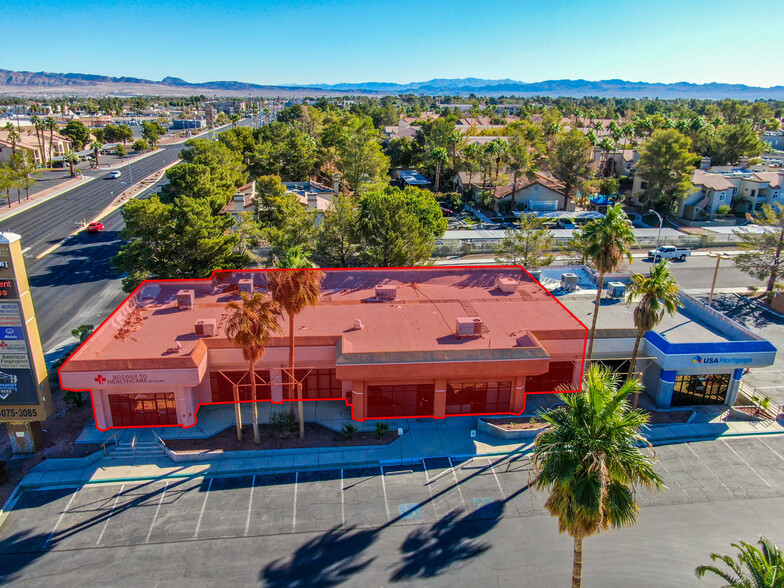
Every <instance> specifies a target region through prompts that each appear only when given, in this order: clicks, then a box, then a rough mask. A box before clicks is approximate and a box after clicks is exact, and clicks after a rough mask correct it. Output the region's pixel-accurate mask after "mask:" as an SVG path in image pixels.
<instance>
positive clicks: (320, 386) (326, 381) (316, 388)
mask: <svg viewBox="0 0 784 588" xmlns="http://www.w3.org/2000/svg"><path fill="white" fill-rule="evenodd" d="M294 373H295V376H296V378H297V380H298V381H301V382H302V397H303V398H310V399H319V398H320V399H326V398H343V386H342V385H341V383H340V380H338V379H337V378H336V377H335V370H331V369H300V370H295V371H294ZM284 380H286V381H288V377H286V378H284Z"/></svg>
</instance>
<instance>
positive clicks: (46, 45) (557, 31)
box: [0, 0, 784, 86]
mask: <svg viewBox="0 0 784 588" xmlns="http://www.w3.org/2000/svg"><path fill="white" fill-rule="evenodd" d="M2 4H3V10H2V11H1V12H2V21H3V30H4V31H5V34H6V43H3V50H2V52H1V53H0V68H4V69H12V70H27V71H51V72H80V73H95V74H102V75H113V76H120V75H127V76H135V77H143V78H148V79H155V80H159V79H161V78H163V77H165V76H176V77H181V78H183V79H185V80H187V81H190V82H205V81H212V80H239V81H244V82H254V83H261V84H285V83H317V82H322V83H336V82H365V81H389V82H414V81H423V80H428V79H431V78H437V77H438V78H459V77H482V78H494V79H495V78H512V79H516V80H522V81H526V82H536V81H541V80H546V79H562V78H573V79H577V78H583V79H589V80H598V79H610V78H620V79H624V80H631V81H646V82H678V81H688V82H695V83H705V82H713V81H716V82H728V83H744V84H748V85H758V86H772V85H784V50H782V44H781V42H780V39H778V38H777V37H776V33H775V31H776V30H778V29H777V28H776V27H777V26H778V25H776V26H772V25H774V22H776V23H780V21H781V17H782V15H783V14H784V0H773V1H767V2H764V3H763V2H759V3H754V4H753V5H748V6H747V7H746V8H742V6H743V5H742V4H738V3H737V2H730V1H727V0H711V1H707V0H688V1H686V2H684V1H682V0H677V1H674V0H656V1H653V0H626V1H625V2H617V1H609V0H584V1H572V0H539V1H536V2H534V1H530V0H497V1H495V2H491V1H488V0H485V1H467V0H450V1H445V0H427V1H413V0H387V1H381V0H372V1H367V0H366V1H355V0H321V1H315V0H282V1H277V2H268V1H266V0H257V1H255V2H251V1H244V2H243V1H232V0H209V1H206V0H188V1H185V0H181V1H172V0H158V1H155V2H153V1H150V0H133V1H132V2H122V1H110V0H101V1H96V0H80V1H78V2H67V1H64V0H58V1H53V0H4V1H3V3H2ZM752 6H753V9H752V8H751V7H752ZM770 19H773V20H772V21H771V20H770ZM12 32H14V33H13V34H12V35H11V33H12ZM9 35H11V36H10V37H9ZM17 39H19V40H22V42H21V43H17V42H16V40H17Z"/></svg>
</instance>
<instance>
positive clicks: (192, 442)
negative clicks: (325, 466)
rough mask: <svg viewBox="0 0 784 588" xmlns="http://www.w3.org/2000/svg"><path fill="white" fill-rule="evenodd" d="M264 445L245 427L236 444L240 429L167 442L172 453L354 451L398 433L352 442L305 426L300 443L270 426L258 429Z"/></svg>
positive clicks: (369, 435)
mask: <svg viewBox="0 0 784 588" xmlns="http://www.w3.org/2000/svg"><path fill="white" fill-rule="evenodd" d="M259 430H260V431H261V444H259V445H256V444H255V443H254V442H253V428H252V427H251V425H245V426H244V427H242V441H237V429H236V428H235V427H231V428H229V429H226V430H224V431H222V432H220V433H218V434H217V435H213V436H212V437H210V438H209V439H173V440H171V441H167V442H166V446H167V447H168V448H169V449H171V450H172V451H204V450H218V449H220V450H223V451H249V450H265V449H297V448H307V447H353V446H357V445H387V444H389V443H391V442H392V441H394V440H395V439H397V433H394V432H391V431H387V432H386V433H385V434H384V436H383V437H382V438H381V439H379V438H378V437H376V435H375V433H373V432H359V431H358V432H357V433H355V434H354V436H353V437H352V438H350V439H347V438H346V437H345V436H343V435H342V434H340V433H336V432H335V431H333V430H331V429H328V428H326V427H323V426H321V425H318V424H316V423H305V438H304V439H300V438H299V434H298V433H290V434H287V435H285V436H281V434H280V433H278V432H277V431H275V429H273V428H272V427H271V426H270V425H259Z"/></svg>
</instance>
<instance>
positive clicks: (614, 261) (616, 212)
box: [583, 204, 637, 360]
mask: <svg viewBox="0 0 784 588" xmlns="http://www.w3.org/2000/svg"><path fill="white" fill-rule="evenodd" d="M583 238H584V239H585V252H586V254H587V255H588V257H590V258H591V259H592V260H593V264H594V267H595V268H596V270H597V271H598V272H599V279H598V281H597V285H596V286H597V289H596V302H595V307H594V310H593V322H592V323H591V341H590V343H589V344H588V354H587V358H588V359H589V360H590V359H591V356H592V355H593V344H594V341H595V340H596V319H597V317H598V316H599V303H600V302H601V299H602V288H603V287H604V275H605V274H606V273H608V272H613V271H615V270H616V269H617V268H618V266H619V265H620V264H621V261H623V258H624V257H626V258H627V259H628V260H629V262H631V261H632V254H631V251H630V249H631V247H632V246H633V245H634V244H635V243H636V242H637V240H636V239H635V237H634V229H633V228H632V223H631V222H630V221H629V217H627V216H626V213H625V212H624V211H623V208H621V205H620V204H616V205H614V206H608V207H607V214H606V215H605V216H604V218H601V219H596V220H594V221H591V222H589V223H588V224H586V225H585V229H584V230H583Z"/></svg>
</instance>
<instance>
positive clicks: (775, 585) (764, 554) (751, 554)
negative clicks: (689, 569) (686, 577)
mask: <svg viewBox="0 0 784 588" xmlns="http://www.w3.org/2000/svg"><path fill="white" fill-rule="evenodd" d="M757 543H758V545H759V546H760V547H759V548H757V547H754V546H753V545H751V544H750V543H746V542H745V541H741V542H740V544H738V543H732V544H731V545H732V546H733V547H734V548H735V549H737V550H738V552H739V553H738V560H737V561H735V560H734V559H733V558H732V556H730V555H719V554H718V553H711V555H710V558H711V560H713V561H717V560H721V561H722V562H724V563H725V564H726V565H727V567H728V568H729V569H730V572H732V573H730V572H726V571H724V570H721V569H719V568H717V567H716V566H699V567H698V568H697V569H696V570H695V574H696V575H697V577H698V578H702V577H703V576H704V575H705V573H706V572H711V573H713V574H716V575H717V576H719V577H720V578H721V579H722V580H724V581H725V582H727V584H726V587H727V588H784V553H782V551H781V549H779V548H778V547H777V546H776V545H773V543H772V542H771V541H770V539H767V538H766V537H760V539H759V541H758V542H757ZM732 574H735V575H734V576H733V575H732Z"/></svg>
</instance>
